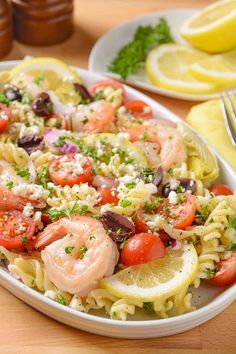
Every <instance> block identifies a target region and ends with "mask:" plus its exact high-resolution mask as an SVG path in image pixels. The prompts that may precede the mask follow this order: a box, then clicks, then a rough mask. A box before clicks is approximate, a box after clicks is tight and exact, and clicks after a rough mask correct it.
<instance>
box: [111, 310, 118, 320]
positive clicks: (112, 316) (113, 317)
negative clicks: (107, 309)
mask: <svg viewBox="0 0 236 354" xmlns="http://www.w3.org/2000/svg"><path fill="white" fill-rule="evenodd" d="M111 318H112V320H115V319H116V318H117V314H116V312H115V311H113V312H112V313H111Z"/></svg>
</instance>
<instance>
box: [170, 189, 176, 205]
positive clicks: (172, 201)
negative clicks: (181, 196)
mask: <svg viewBox="0 0 236 354" xmlns="http://www.w3.org/2000/svg"><path fill="white" fill-rule="evenodd" d="M168 199H169V202H170V204H177V203H178V200H177V194H176V192H174V191H171V192H170V194H169V196H168Z"/></svg>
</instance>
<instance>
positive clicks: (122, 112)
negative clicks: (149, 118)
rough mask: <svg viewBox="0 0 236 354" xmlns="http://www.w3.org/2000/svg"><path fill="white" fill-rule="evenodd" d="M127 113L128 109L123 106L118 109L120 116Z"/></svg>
mask: <svg viewBox="0 0 236 354" xmlns="http://www.w3.org/2000/svg"><path fill="white" fill-rule="evenodd" d="M124 113H126V108H125V106H121V107H120V108H119V109H118V114H124Z"/></svg>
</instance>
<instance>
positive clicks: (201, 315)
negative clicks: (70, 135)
mask: <svg viewBox="0 0 236 354" xmlns="http://www.w3.org/2000/svg"><path fill="white" fill-rule="evenodd" d="M18 63H19V61H9V62H1V63H0V71H1V70H9V69H10V68H12V67H13V66H14V65H16V64H18ZM74 69H75V70H76V71H77V72H78V73H79V75H80V76H81V78H82V80H83V82H84V83H85V85H91V84H92V83H94V82H96V81H99V80H103V79H104V76H101V75H99V74H96V73H92V72H89V71H87V70H83V69H79V68H74ZM125 89H126V92H127V97H128V99H137V100H143V101H145V102H147V103H148V104H149V105H150V106H151V108H152V110H153V112H154V116H156V117H158V118H160V119H166V120H170V121H172V122H179V121H182V120H181V119H180V118H178V117H177V116H176V115H175V114H174V113H172V112H170V111H169V110H168V109H166V108H165V107H163V106H162V105H160V104H159V103H157V102H155V101H154V100H152V99H151V98H149V97H147V96H145V95H144V94H142V93H140V92H138V91H136V90H134V89H132V88H130V87H128V86H125ZM182 122H183V121H182ZM183 124H186V123H184V122H183ZM196 135H197V133H196ZM199 139H201V138H200V137H199ZM216 156H217V159H218V162H219V166H220V170H221V174H220V179H219V182H220V181H221V182H225V183H226V184H228V185H229V186H231V187H232V188H233V189H236V175H235V172H234V171H233V170H232V168H231V167H230V166H229V165H228V164H227V162H226V161H225V160H224V159H223V158H222V157H220V156H219V154H217V153H216ZM0 284H1V285H2V286H4V287H5V288H6V289H8V290H9V291H10V292H11V293H13V294H14V295H15V296H17V297H18V298H20V299H21V300H23V301H24V302H26V303H27V304H29V305H30V306H32V307H34V308H35V309H37V310H38V311H40V312H42V313H44V314H45V315H47V316H49V317H51V318H53V319H55V320H57V321H59V322H62V323H65V324H67V325H69V326H72V327H75V328H78V329H81V330H84V331H87V332H91V333H95V334H100V335H105V336H109V337H118V338H136V339H138V338H152V337H161V336H168V335H172V334H176V333H181V332H184V331H186V330H188V329H191V328H194V327H196V326H198V325H199V324H201V323H203V322H206V321H207V320H209V319H210V318H212V317H214V316H216V315H217V314H218V313H220V312H221V311H223V310H224V309H225V308H226V307H227V306H228V305H230V303H232V302H233V301H234V300H235V299H236V285H232V286H231V287H228V288H217V287H213V286H210V285H207V284H202V285H201V286H200V288H199V289H197V290H194V289H193V303H194V305H195V306H197V308H198V309H197V310H196V311H194V312H191V313H187V314H184V315H180V316H176V317H173V318H167V319H155V316H153V315H148V314H147V313H145V312H141V311H140V312H137V314H135V316H130V317H129V320H128V321H124V322H123V321H115V320H111V319H110V318H108V317H106V315H105V314H104V313H103V312H99V311H97V312H93V314H86V313H82V312H79V311H76V310H74V309H71V308H69V307H66V306H63V305H60V304H58V303H57V302H55V301H53V300H51V299H49V298H47V297H45V296H44V295H42V294H40V293H39V292H37V291H35V290H33V289H31V288H28V287H27V286H25V285H24V284H23V283H21V282H20V281H19V280H17V279H15V278H14V277H13V276H12V275H11V274H9V273H8V272H7V271H6V270H5V269H3V268H1V267H0Z"/></svg>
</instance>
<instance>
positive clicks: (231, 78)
mask: <svg viewBox="0 0 236 354" xmlns="http://www.w3.org/2000/svg"><path fill="white" fill-rule="evenodd" d="M189 69H190V71H191V72H192V74H193V75H194V76H195V77H196V79H198V80H204V81H206V82H209V83H212V84H216V85H234V84H236V73H234V72H228V73H227V72H219V71H217V70H209V69H205V68H204V67H203V65H202V64H201V63H196V64H193V65H191V66H190V68H189Z"/></svg>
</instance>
